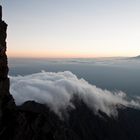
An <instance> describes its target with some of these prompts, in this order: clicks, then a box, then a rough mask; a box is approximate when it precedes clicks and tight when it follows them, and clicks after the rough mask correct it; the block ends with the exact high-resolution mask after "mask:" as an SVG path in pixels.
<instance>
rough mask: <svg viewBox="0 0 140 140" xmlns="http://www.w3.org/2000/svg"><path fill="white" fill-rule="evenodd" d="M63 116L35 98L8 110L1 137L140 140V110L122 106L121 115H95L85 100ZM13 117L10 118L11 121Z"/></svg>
mask: <svg viewBox="0 0 140 140" xmlns="http://www.w3.org/2000/svg"><path fill="white" fill-rule="evenodd" d="M75 106H76V109H75V110H69V109H68V114H69V116H68V117H66V118H63V120H62V119H60V118H59V117H58V116H57V115H56V114H54V113H53V112H52V111H51V110H50V109H49V108H48V107H46V106H45V105H42V104H38V103H36V102H33V101H29V102H26V103H24V104H23V105H21V106H17V107H16V109H15V110H9V111H7V113H5V116H4V119H3V122H4V123H3V124H2V125H1V126H0V140H139V139H140V133H139V130H140V119H139V118H140V110H136V109H132V108H123V109H118V117H116V118H114V117H108V116H107V115H106V114H104V113H103V112H99V115H97V114H94V112H93V111H91V110H90V109H89V108H88V107H87V106H86V105H85V104H84V103H83V102H82V101H78V100H77V101H76V102H75ZM8 120H10V121H8Z"/></svg>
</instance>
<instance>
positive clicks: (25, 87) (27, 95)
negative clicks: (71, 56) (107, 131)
mask: <svg viewBox="0 0 140 140" xmlns="http://www.w3.org/2000/svg"><path fill="white" fill-rule="evenodd" d="M10 79H11V88H10V92H11V94H12V95H13V97H14V99H15V101H16V104H17V105H21V104H22V103H24V102H26V101H29V100H34V101H36V102H38V103H43V104H46V105H48V106H49V107H50V108H51V109H52V110H53V111H54V112H55V113H57V114H59V115H60V112H61V110H63V109H66V108H67V107H68V106H71V107H73V108H74V105H73V104H72V103H71V99H72V98H73V96H74V95H76V96H77V97H78V98H79V99H81V100H82V101H83V102H84V103H85V104H87V106H88V107H90V108H91V109H92V110H93V111H94V112H95V113H98V111H99V110H101V111H103V112H105V113H106V114H107V115H109V116H110V115H116V113H117V111H116V106H117V105H123V106H133V107H139V106H140V105H139V103H137V102H135V101H133V100H131V101H128V100H127V97H126V94H125V93H123V92H121V91H119V92H114V93H112V92H110V91H108V90H102V89H100V88H98V87H96V86H95V85H91V84H89V83H88V82H87V81H85V80H84V79H78V78H77V76H76V75H74V74H73V73H71V72H69V71H65V72H58V73H53V72H45V71H43V72H41V73H36V74H32V75H27V76H17V77H10Z"/></svg>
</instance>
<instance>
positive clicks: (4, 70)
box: [0, 6, 15, 124]
mask: <svg viewBox="0 0 140 140" xmlns="http://www.w3.org/2000/svg"><path fill="white" fill-rule="evenodd" d="M6 30H7V24H6V23H5V22H4V21H3V20H2V7H1V6H0V120H1V122H0V124H2V123H4V121H3V120H4V119H3V118H4V116H5V114H7V112H8V110H9V109H10V108H12V107H15V104H14V100H13V98H12V96H11V95H10V93H9V78H8V76H7V75H8V64H7V55H6V37H7V34H6ZM2 121H3V122H2Z"/></svg>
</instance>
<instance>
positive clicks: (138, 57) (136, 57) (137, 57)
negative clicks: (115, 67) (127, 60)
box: [132, 55, 140, 59]
mask: <svg viewBox="0 0 140 140" xmlns="http://www.w3.org/2000/svg"><path fill="white" fill-rule="evenodd" d="M132 58H133V59H140V55H138V56H135V57H132Z"/></svg>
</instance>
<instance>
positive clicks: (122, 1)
mask: <svg viewBox="0 0 140 140" xmlns="http://www.w3.org/2000/svg"><path fill="white" fill-rule="evenodd" d="M1 3H2V5H3V11H4V19H5V21H6V22H7V23H8V25H9V26H8V39H7V41H8V54H9V56H13V57H17V56H18V57H110V56H134V55H138V54H140V18H139V17H140V8H139V7H140V1H139V0H40V1H39V0H24V1H23V0H6V1H4V0H3V1H2V2H1Z"/></svg>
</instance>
